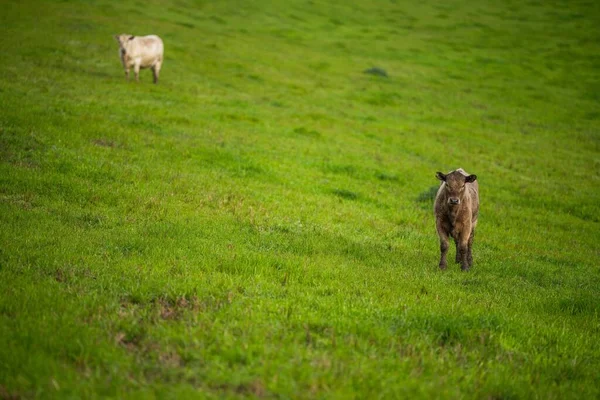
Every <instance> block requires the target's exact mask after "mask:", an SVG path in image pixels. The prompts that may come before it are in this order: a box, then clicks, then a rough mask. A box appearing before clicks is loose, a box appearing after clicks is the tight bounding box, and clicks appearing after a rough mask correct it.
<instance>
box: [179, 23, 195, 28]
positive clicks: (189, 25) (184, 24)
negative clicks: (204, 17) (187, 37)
mask: <svg viewBox="0 0 600 400" xmlns="http://www.w3.org/2000/svg"><path fill="white" fill-rule="evenodd" d="M177 25H179V26H183V27H184V28H189V29H194V28H195V27H196V25H194V24H190V23H188V22H177Z"/></svg>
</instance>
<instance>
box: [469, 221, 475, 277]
mask: <svg viewBox="0 0 600 400" xmlns="http://www.w3.org/2000/svg"><path fill="white" fill-rule="evenodd" d="M474 238H475V229H473V230H472V231H471V235H470V236H469V242H468V243H467V263H468V264H469V268H470V267H472V266H473V239H474Z"/></svg>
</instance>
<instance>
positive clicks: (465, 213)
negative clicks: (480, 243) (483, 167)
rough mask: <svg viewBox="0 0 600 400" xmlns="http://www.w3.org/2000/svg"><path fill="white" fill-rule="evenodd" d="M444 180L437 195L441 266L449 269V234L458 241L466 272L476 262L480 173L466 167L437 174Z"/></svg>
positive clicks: (459, 261)
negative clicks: (474, 258) (474, 173)
mask: <svg viewBox="0 0 600 400" xmlns="http://www.w3.org/2000/svg"><path fill="white" fill-rule="evenodd" d="M436 176H437V178H438V179H439V180H440V181H442V184H441V185H440V188H439V189H438V192H437V195H436V196H435V204H434V212H435V226H436V229H437V233H438V236H439V237H440V253H441V255H440V268H441V269H446V268H447V266H448V264H447V262H446V255H447V254H448V237H452V238H453V239H454V243H455V244H456V263H457V264H458V263H460V266H461V269H462V270H463V271H468V270H469V269H470V268H471V266H472V265H473V255H472V247H473V236H474V235H475V227H476V226H477V214H478V213H479V184H478V183H477V181H476V179H477V176H476V175H469V174H467V173H466V172H465V171H464V170H463V169H462V168H459V169H457V170H456V171H452V172H449V173H448V174H446V175H444V174H442V173H441V172H438V173H437V174H436Z"/></svg>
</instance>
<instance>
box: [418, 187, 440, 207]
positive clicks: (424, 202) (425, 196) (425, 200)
mask: <svg viewBox="0 0 600 400" xmlns="http://www.w3.org/2000/svg"><path fill="white" fill-rule="evenodd" d="M438 189H439V186H438V185H435V186H431V187H430V188H429V189H427V190H426V191H424V192H421V193H420V194H419V196H417V202H418V203H420V204H421V207H422V208H428V207H432V206H433V202H434V200H435V195H436V194H437V191H438Z"/></svg>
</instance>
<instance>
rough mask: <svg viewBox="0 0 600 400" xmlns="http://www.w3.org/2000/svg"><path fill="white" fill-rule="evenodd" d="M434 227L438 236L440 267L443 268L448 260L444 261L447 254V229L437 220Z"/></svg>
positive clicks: (446, 266) (446, 265)
mask: <svg viewBox="0 0 600 400" xmlns="http://www.w3.org/2000/svg"><path fill="white" fill-rule="evenodd" d="M436 229H437V233H438V236H439V237H440V269H442V270H444V269H446V268H448V262H447V261H446V256H447V255H448V233H447V232H448V231H447V230H446V229H445V227H444V224H443V223H442V222H441V221H437V223H436Z"/></svg>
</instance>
